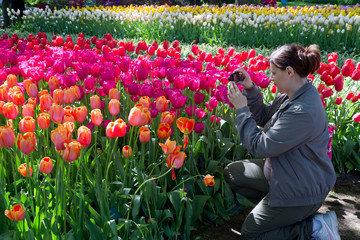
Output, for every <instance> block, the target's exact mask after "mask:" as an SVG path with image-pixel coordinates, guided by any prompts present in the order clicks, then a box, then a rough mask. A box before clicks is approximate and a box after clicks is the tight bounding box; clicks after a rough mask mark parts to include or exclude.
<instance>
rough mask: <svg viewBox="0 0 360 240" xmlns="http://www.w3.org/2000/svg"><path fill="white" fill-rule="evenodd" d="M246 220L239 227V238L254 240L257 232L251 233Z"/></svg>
mask: <svg viewBox="0 0 360 240" xmlns="http://www.w3.org/2000/svg"><path fill="white" fill-rule="evenodd" d="M247 224H248V223H247V222H246V220H245V221H244V223H243V225H242V226H241V230H240V232H241V237H242V239H244V240H252V239H256V235H257V232H255V231H251V229H249V228H248V226H247Z"/></svg>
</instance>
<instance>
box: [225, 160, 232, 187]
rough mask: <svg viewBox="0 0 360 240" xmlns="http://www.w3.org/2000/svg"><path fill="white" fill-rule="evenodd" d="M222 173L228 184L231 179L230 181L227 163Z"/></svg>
mask: <svg viewBox="0 0 360 240" xmlns="http://www.w3.org/2000/svg"><path fill="white" fill-rule="evenodd" d="M223 173H224V178H225V181H226V182H227V183H229V184H230V183H231V181H230V172H229V165H227V166H226V167H225V168H224V171H223Z"/></svg>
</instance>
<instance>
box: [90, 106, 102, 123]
mask: <svg viewBox="0 0 360 240" xmlns="http://www.w3.org/2000/svg"><path fill="white" fill-rule="evenodd" d="M102 121H103V116H102V113H101V111H100V109H94V110H92V111H91V122H92V123H93V124H94V125H96V126H99V125H100V124H101V123H102Z"/></svg>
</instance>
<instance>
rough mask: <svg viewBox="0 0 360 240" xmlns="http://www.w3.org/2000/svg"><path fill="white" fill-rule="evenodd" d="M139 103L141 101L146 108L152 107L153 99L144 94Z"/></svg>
mask: <svg viewBox="0 0 360 240" xmlns="http://www.w3.org/2000/svg"><path fill="white" fill-rule="evenodd" d="M139 103H141V105H142V106H143V107H145V108H150V104H151V100H150V98H149V97H148V96H142V97H141V98H140V99H139Z"/></svg>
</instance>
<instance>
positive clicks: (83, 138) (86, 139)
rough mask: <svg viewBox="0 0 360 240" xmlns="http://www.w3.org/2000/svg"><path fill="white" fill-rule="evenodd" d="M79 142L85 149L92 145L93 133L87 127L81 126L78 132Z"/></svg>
mask: <svg viewBox="0 0 360 240" xmlns="http://www.w3.org/2000/svg"><path fill="white" fill-rule="evenodd" d="M77 135H78V137H77V141H78V142H79V143H80V144H81V145H83V147H87V146H89V145H90V143H91V131H90V129H89V128H88V127H86V126H81V127H79V128H78V131H77Z"/></svg>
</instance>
